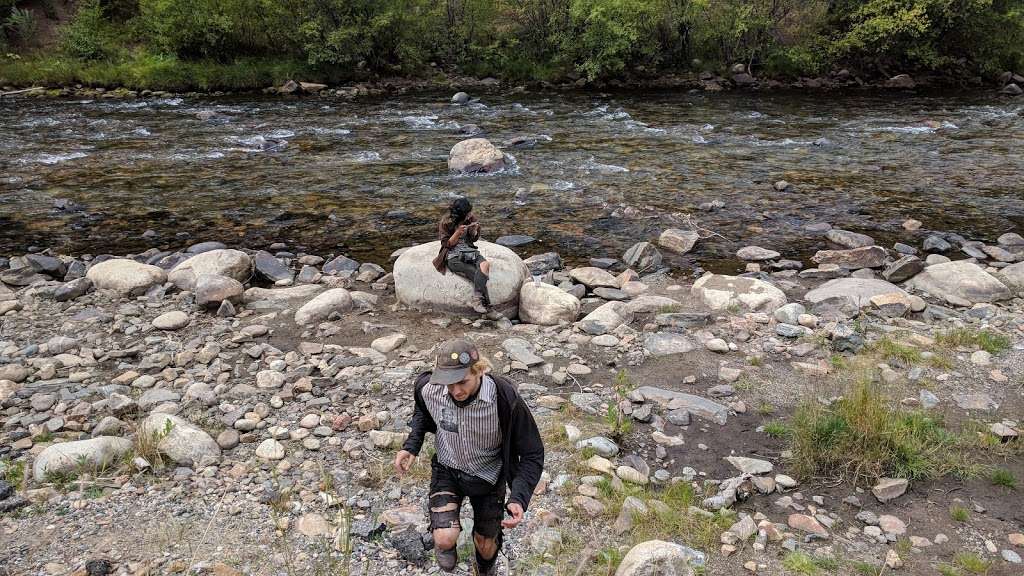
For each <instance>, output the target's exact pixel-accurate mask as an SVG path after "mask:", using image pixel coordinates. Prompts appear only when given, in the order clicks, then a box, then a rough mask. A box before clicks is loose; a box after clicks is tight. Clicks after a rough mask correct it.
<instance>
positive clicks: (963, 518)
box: [949, 504, 971, 522]
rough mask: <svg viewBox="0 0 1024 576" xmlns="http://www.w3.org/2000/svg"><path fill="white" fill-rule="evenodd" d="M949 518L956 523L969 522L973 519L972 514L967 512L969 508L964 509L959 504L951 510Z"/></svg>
mask: <svg viewBox="0 0 1024 576" xmlns="http://www.w3.org/2000/svg"><path fill="white" fill-rule="evenodd" d="M949 517H950V518H952V519H953V520H954V521H956V522H967V521H968V520H970V519H971V513H970V512H968V511H967V508H964V507H963V506H960V505H959V504H954V505H953V507H952V508H950V509H949Z"/></svg>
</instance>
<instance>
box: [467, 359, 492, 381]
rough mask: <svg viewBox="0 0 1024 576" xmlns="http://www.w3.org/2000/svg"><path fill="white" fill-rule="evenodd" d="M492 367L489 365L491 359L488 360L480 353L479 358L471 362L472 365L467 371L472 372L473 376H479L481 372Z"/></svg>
mask: <svg viewBox="0 0 1024 576" xmlns="http://www.w3.org/2000/svg"><path fill="white" fill-rule="evenodd" d="M492 368H494V367H493V366H491V361H490V360H488V359H487V358H486V357H485V356H483V355H481V356H480V359H479V360H477V361H476V362H475V363H474V364H473V366H471V367H470V369H469V373H470V374H472V375H473V376H480V375H481V374H486V373H488V372H490V371H491V369H492Z"/></svg>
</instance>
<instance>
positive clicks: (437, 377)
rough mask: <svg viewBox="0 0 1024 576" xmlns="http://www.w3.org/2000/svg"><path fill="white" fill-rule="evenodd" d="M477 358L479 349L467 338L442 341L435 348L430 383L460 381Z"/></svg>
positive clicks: (446, 384)
mask: <svg viewBox="0 0 1024 576" xmlns="http://www.w3.org/2000/svg"><path fill="white" fill-rule="evenodd" d="M479 359H480V351H479V350H477V349H476V346H475V345H474V344H473V343H471V342H469V341H467V340H463V339H461V338H456V339H455V340H448V341H446V342H442V343H441V345H440V346H438V348H437V360H436V361H435V362H434V373H433V374H431V376H430V383H431V384H436V385H438V386H448V385H449V384H455V383H457V382H461V381H463V380H464V379H465V378H466V374H469V370H470V368H472V367H473V364H476V361H477V360H479Z"/></svg>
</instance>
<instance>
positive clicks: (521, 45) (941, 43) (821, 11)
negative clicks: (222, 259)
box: [0, 0, 1024, 88]
mask: <svg viewBox="0 0 1024 576" xmlns="http://www.w3.org/2000/svg"><path fill="white" fill-rule="evenodd" d="M0 21H2V22H3V27H2V29H3V34H2V36H0V54H3V53H6V54H7V55H6V56H5V57H4V58H3V59H2V60H0V81H2V82H7V83H29V82H32V81H43V82H83V83H87V84H96V85H102V84H121V85H126V86H133V87H161V86H160V85H161V84H163V85H165V86H163V87H175V86H176V85H178V84H192V85H194V86H196V87H201V88H214V87H226V88H234V87H249V86H251V87H256V86H265V85H267V84H268V83H271V82H274V81H278V80H280V79H283V78H287V77H289V76H292V75H296V74H302V75H304V76H305V77H307V78H309V79H321V80H329V81H340V80H350V79H367V78H373V77H380V76H387V77H415V78H424V77H429V76H431V75H432V74H438V73H442V72H443V73H457V74H465V75H472V76H478V77H484V76H494V77H498V78H502V79H507V80H511V81H542V80H547V81H564V80H572V81H576V80H580V79H582V80H584V81H600V80H611V79H617V80H623V81H627V82H628V81H630V80H633V79H639V78H650V77H655V76H659V75H664V74H673V73H685V72H700V71H705V70H717V71H722V70H727V69H728V67H729V66H731V65H733V64H735V63H743V64H746V65H747V66H748V67H750V69H751V70H752V72H753V73H754V74H755V75H759V76H769V77H777V78H783V79H784V78H795V77H799V76H817V75H822V74H826V73H829V72H834V71H837V70H839V69H841V68H846V69H849V70H850V71H851V72H853V73H855V74H858V75H860V76H862V77H866V78H879V77H888V76H891V75H894V74H898V73H917V72H927V73H938V75H941V76H943V77H948V78H959V79H967V78H973V77H977V76H981V77H984V78H989V79H992V78H994V77H996V76H997V75H998V74H999V73H1001V72H1003V71H1005V70H1013V71H1020V70H1021V69H1022V68H1024V0H831V1H826V0H446V1H441V0H81V1H78V2H65V1H63V0H41V1H40V0H35V1H32V2H16V1H14V0H0ZM44 32H45V33H44Z"/></svg>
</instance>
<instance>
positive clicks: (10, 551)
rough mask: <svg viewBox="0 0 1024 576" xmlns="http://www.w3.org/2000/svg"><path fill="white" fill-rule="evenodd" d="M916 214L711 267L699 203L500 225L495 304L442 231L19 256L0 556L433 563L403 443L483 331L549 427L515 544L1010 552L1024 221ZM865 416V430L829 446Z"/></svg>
mask: <svg viewBox="0 0 1024 576" xmlns="http://www.w3.org/2000/svg"><path fill="white" fill-rule="evenodd" d="M904 228H905V230H906V238H905V241H904V242H903V243H897V244H896V245H895V246H892V247H883V246H878V245H876V243H875V241H874V239H872V238H870V237H868V236H865V235H863V234H857V233H854V232H850V231H844V230H838V229H831V227H830V226H828V225H827V224H820V225H817V228H816V230H817V231H818V233H820V234H822V237H821V248H822V250H821V251H820V252H818V253H817V254H816V255H815V256H814V257H813V258H812V259H811V262H809V263H806V262H801V261H797V260H791V259H787V258H786V255H784V254H781V253H780V252H778V251H775V250H770V249H766V248H762V247H757V246H748V247H745V248H743V249H741V250H740V251H739V252H738V253H737V257H738V258H739V259H741V260H744V261H746V262H747V263H748V264H747V266H746V270H745V271H743V272H742V273H741V274H739V275H735V276H732V275H721V274H716V275H712V274H709V275H705V276H704V277H702V278H700V279H699V280H697V281H696V282H694V283H692V284H690V283H688V282H684V281H682V280H681V279H678V278H676V277H675V272H674V271H673V270H672V269H669V268H667V267H665V266H664V265H663V262H664V257H663V254H662V251H672V252H675V253H685V252H688V251H690V250H691V249H692V248H693V247H694V245H695V244H698V243H702V242H712V241H714V240H713V239H709V238H706V234H702V233H698V232H697V231H691V230H681V229H670V230H665V231H664V232H663V233H661V234H660V236H659V238H658V239H657V240H656V241H652V242H641V243H639V244H637V245H636V246H633V247H632V248H631V249H630V250H628V251H627V252H626V253H625V254H623V256H622V258H621V259H618V260H614V259H594V260H593V261H592V262H590V264H591V265H590V266H584V267H577V268H574V269H565V268H564V267H563V266H562V263H561V258H560V257H559V255H558V254H555V253H545V254H534V255H527V254H522V255H518V254H516V252H514V251H513V249H510V248H507V247H503V246H499V245H496V244H490V243H481V245H482V247H483V248H482V249H483V251H484V252H485V253H487V254H488V255H489V256H490V257H491V259H492V260H493V262H494V271H493V272H492V284H493V286H492V289H493V290H495V293H496V294H500V296H497V297H496V299H495V302H496V303H498V304H500V305H501V306H500V310H501V314H491V315H489V316H487V317H475V316H466V315H462V312H463V311H464V310H465V303H466V301H467V300H468V298H469V295H470V290H469V287H468V284H466V283H465V282H464V281H462V280H460V279H458V278H456V277H454V276H453V275H447V276H445V277H443V278H442V277H441V276H439V275H437V274H436V273H431V270H432V269H430V268H429V267H424V266H421V264H422V262H420V260H421V259H420V258H419V257H416V255H417V254H419V253H420V252H422V253H427V254H429V253H431V252H432V251H433V250H434V249H435V248H434V247H433V246H431V245H425V246H422V247H419V248H411V249H403V250H400V251H397V252H396V253H395V254H394V255H393V256H392V259H391V262H380V263H360V262H356V261H354V260H352V259H350V258H348V257H346V256H345V255H340V254H309V253H306V252H305V251H304V250H303V248H302V247H301V246H293V245H289V244H288V243H277V244H273V245H269V246H265V247H235V248H229V247H227V246H225V245H223V244H220V243H218V242H213V241H211V242H203V243H200V244H195V245H192V246H187V247H186V246H180V247H179V246H162V247H158V248H153V249H150V250H148V251H146V252H144V253H141V254H128V255H118V256H114V255H108V254H103V255H74V256H69V255H58V254H52V253H49V252H48V251H46V250H40V251H37V252H34V253H31V254H19V255H9V257H5V258H0V322H2V325H0V406H2V412H0V429H2V432H0V440H2V441H0V458H2V464H0V468H2V472H3V473H2V475H0V510H2V511H3V516H2V517H0V531H2V534H3V542H4V546H2V547H0V565H2V566H3V568H4V569H5V570H6V571H8V572H10V573H12V574H51V575H60V574H72V573H74V574H108V573H115V574H140V575H141V574H172V573H190V574H191V573H204V574H218V575H227V574H293V573H303V574H306V573H332V574H335V573H337V574H349V573H351V574H367V575H369V574H373V575H385V574H387V575H391V574H415V573H432V572H435V571H436V568H434V567H433V564H432V562H431V561H430V560H429V555H430V552H429V550H428V549H427V547H426V546H425V544H424V542H423V540H422V539H421V533H422V530H423V528H424V526H425V521H426V515H425V513H424V509H425V508H424V506H425V498H426V490H427V477H428V476H429V466H427V465H426V464H425V463H424V460H425V458H421V459H420V462H418V463H417V466H416V468H415V470H414V472H415V473H414V474H413V475H412V478H407V479H405V480H402V481H399V480H398V479H397V478H396V477H394V475H393V473H392V471H391V459H392V457H393V454H394V451H395V449H396V446H397V445H399V444H400V443H401V441H402V439H403V438H404V434H405V431H406V429H407V427H406V423H407V422H408V419H409V416H410V414H411V410H412V406H411V404H412V403H411V392H412V389H411V382H412V378H413V377H414V375H415V374H416V373H418V372H419V371H421V370H423V369H425V368H427V367H428V366H429V362H430V358H431V355H430V351H431V349H432V347H433V346H435V345H436V344H437V343H438V342H440V341H442V340H444V339H446V338H450V337H454V336H466V337H469V338H472V339H474V340H475V341H476V342H477V343H478V344H479V345H480V347H481V349H482V351H483V352H484V353H485V354H487V355H488V356H489V357H490V358H491V359H492V360H493V361H494V364H495V367H496V369H497V370H500V371H501V372H502V373H506V374H509V375H510V376H511V377H512V378H513V379H515V380H516V381H518V382H521V386H520V393H521V394H522V395H523V396H524V397H525V398H526V399H527V402H528V403H529V405H530V406H531V407H532V409H533V410H534V412H535V414H536V416H537V418H538V420H539V422H540V424H541V426H542V429H543V431H544V435H545V439H546V443H547V461H546V472H545V476H544V480H543V481H542V483H541V485H540V486H539V487H538V494H537V497H536V499H535V500H534V503H533V504H532V506H531V510H530V512H529V514H528V520H527V522H526V523H525V524H524V525H523V526H522V527H521V528H519V529H517V530H515V531H513V532H511V533H510V534H509V535H508V539H507V541H506V544H507V546H506V550H507V552H508V555H509V557H510V561H511V564H512V565H513V566H514V567H515V573H517V574H608V573H613V572H614V573H616V574H618V575H619V576H634V575H638V574H652V573H659V574H660V573H666V570H669V569H670V568H668V567H672V568H671V569H673V570H676V572H673V573H678V574H687V573H692V571H693V570H694V569H700V568H699V567H700V566H704V567H705V568H704V569H703V570H704V573H708V574H746V573H751V572H757V573H764V574H793V573H795V574H817V573H837V574H866V573H871V574H879V573H889V571H891V570H895V571H897V572H899V573H907V574H933V573H935V571H936V570H942V571H943V573H945V574H967V573H982V572H984V573H988V574H1006V575H1009V574H1019V573H1020V570H1021V566H1020V562H1021V559H1020V554H1021V553H1022V547H1024V536H1022V534H1021V532H1022V526H1024V516H1022V515H1021V512H1020V510H1019V506H1016V505H1015V503H1017V502H1019V499H1020V492H1019V486H1018V483H1019V479H1020V478H1024V458H1022V457H1021V453H1022V451H1021V449H1020V446H1021V443H1020V440H1019V439H1018V435H1019V433H1020V428H1021V416H1020V415H1021V414H1022V408H1024V391H1022V384H1024V381H1022V380H1021V377H1020V374H1021V368H1022V367H1024V238H1022V237H1021V236H1020V235H1018V234H1016V233H1012V232H1008V233H1006V234H1004V235H1002V236H1000V237H999V238H998V241H997V242H994V243H982V242H976V241H971V240H969V239H967V238H964V237H961V236H959V235H957V234H953V233H947V232H937V231H925V230H921V229H920V228H921V225H920V223H919V222H916V221H913V220H908V221H907V222H906V223H905V225H904ZM652 240H653V239H652ZM506 243H507V242H506ZM513 244H514V243H513ZM520 250H521V249H520ZM521 256H529V257H526V258H521ZM951 259H955V260H951ZM737 272H739V271H737ZM862 400H863V401H864V402H865V403H864V404H863V406H868V405H869V404H870V406H873V407H874V408H873V411H863V412H861V413H860V418H859V419H858V418H853V417H852V416H850V415H849V414H848V413H847V412H845V411H847V410H849V409H850V407H851V406H860V405H861V404H855V402H860V401H862ZM815 409H817V410H825V411H826V412H824V413H825V414H827V415H829V417H830V418H831V419H830V420H828V422H831V423H832V424H830V426H831V428H828V429H821V428H820V426H819V427H817V428H815V430H817V432H816V434H817V435H816V436H814V437H813V438H814V439H815V442H814V443H812V444H813V445H808V444H806V443H803V441H804V440H805V439H806V436H803V435H802V434H803V432H802V430H803V428H801V426H802V423H804V422H806V421H807V420H808V418H810V416H809V415H810V414H813V413H814V410H815ZM871 418H878V419H879V420H878V422H879V423H880V424H884V425H885V426H892V430H893V431H895V432H897V433H899V434H900V435H901V436H900V438H899V439H898V441H899V442H901V443H899V444H895V442H897V440H895V439H893V438H892V437H889V436H887V435H886V434H883V433H881V432H880V431H878V430H875V429H874V428H873V426H874V424H873V422H874V421H872V420H871ZM861 421H869V422H872V424H870V425H869V426H868V427H867V428H858V426H861ZM907 422H911V423H915V424H914V428H912V429H911V428H907V426H909V425H908V424H907ZM851 430H853V431H860V432H862V433H863V434H862V435H861V436H859V437H857V442H856V443H855V444H851V447H862V448H864V451H863V453H861V452H856V451H854V449H853V448H851V452H850V453H849V455H848V457H847V460H846V461H844V460H841V459H839V460H837V458H841V457H842V455H841V454H840V455H836V454H831V455H830V456H829V457H830V458H832V460H827V459H826V455H825V451H826V450H827V449H828V447H829V446H830V442H834V441H836V438H840V437H843V435H844V434H847V433H849V432H850V431H851ZM872 430H874V431H878V432H879V434H871V433H870V432H872ZM887 430H888V428H887ZM907 430H911V432H906V431H907ZM925 431H930V432H928V433H927V434H926V433H925ZM904 433H906V436H907V437H903V434H904ZM893 446H895V447H896V448H898V449H899V450H895V449H894V448H893ZM875 448H880V449H881V448H884V449H885V450H893V451H892V454H893V457H892V458H891V460H892V461H894V462H898V463H900V465H901V466H902V467H894V466H893V465H892V462H888V461H886V459H884V458H877V457H872V456H870V455H869V452H871V451H872V450H874V449H875ZM904 449H905V450H906V453H903V452H900V450H904ZM954 450H955V452H954ZM426 453H427V451H425V454H426ZM935 454H941V455H942V456H943V457H945V456H951V457H952V456H954V455H955V456H956V458H957V461H956V462H955V463H954V462H952V461H950V462H948V464H949V465H946V464H945V463H944V462H945V461H944V460H943V461H939V460H941V459H935V458H934V456H935ZM858 456H863V459H861V460H857V459H856V458H857V457H858ZM961 459H962V460H961ZM904 464H905V466H904ZM954 464H956V465H954ZM957 474H959V476H958V475H957ZM466 521H467V520H464V522H466ZM465 533H468V531H467V532H464V534H465ZM463 557H464V558H465V557H466V555H465V554H464V555H463ZM656 566H660V568H658V567H656ZM459 570H460V572H459V573H466V570H467V567H466V566H465V564H463V565H462V566H461V567H460V569H459ZM986 571H987V572H986Z"/></svg>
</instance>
